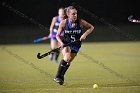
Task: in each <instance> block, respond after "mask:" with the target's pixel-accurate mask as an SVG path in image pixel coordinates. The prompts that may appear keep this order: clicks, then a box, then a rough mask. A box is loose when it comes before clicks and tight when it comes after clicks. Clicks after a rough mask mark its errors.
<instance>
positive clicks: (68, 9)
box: [65, 6, 77, 16]
mask: <svg viewBox="0 0 140 93" xmlns="http://www.w3.org/2000/svg"><path fill="white" fill-rule="evenodd" d="M72 9H76V8H75V7H74V6H69V7H66V8H65V11H66V14H67V16H68V14H69V12H70V10H72ZM76 10H77V9H76Z"/></svg>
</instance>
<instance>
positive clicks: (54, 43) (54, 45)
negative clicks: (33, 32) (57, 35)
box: [49, 38, 57, 60]
mask: <svg viewBox="0 0 140 93" xmlns="http://www.w3.org/2000/svg"><path fill="white" fill-rule="evenodd" d="M50 45H51V50H53V49H56V48H57V41H56V40H55V39H54V38H51V40H50ZM53 57H54V52H51V54H50V57H49V58H50V60H53Z"/></svg>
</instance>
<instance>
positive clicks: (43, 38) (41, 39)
mask: <svg viewBox="0 0 140 93" xmlns="http://www.w3.org/2000/svg"><path fill="white" fill-rule="evenodd" d="M52 37H55V36H44V37H41V38H38V39H36V40H34V43H38V42H40V41H44V40H47V39H50V38H52Z"/></svg>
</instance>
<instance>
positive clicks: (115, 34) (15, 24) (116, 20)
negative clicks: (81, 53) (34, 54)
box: [0, 0, 140, 44]
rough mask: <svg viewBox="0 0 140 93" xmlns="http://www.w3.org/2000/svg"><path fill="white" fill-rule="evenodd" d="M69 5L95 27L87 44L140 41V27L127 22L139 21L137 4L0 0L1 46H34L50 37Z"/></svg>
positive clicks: (117, 0) (116, 0)
mask: <svg viewBox="0 0 140 93" xmlns="http://www.w3.org/2000/svg"><path fill="white" fill-rule="evenodd" d="M69 5H73V6H75V7H76V8H77V9H78V15H79V17H80V18H83V19H85V20H87V21H88V22H90V23H91V24H92V25H94V26H95V30H94V32H93V34H92V35H93V38H92V37H89V38H88V39H87V41H94V42H96V41H112V40H114V41H123V40H136V39H137V40H139V36H138V34H139V30H140V25H139V24H137V23H131V22H130V21H128V16H130V15H133V16H134V18H135V19H139V18H140V12H139V9H140V6H139V3H138V1H136V0H128V1H123V0H80V1H79V0H49V1H46V0H41V1H40V0H28V1H27V0H1V6H0V7H1V8H0V9H1V14H0V43H1V44H6V43H32V41H33V40H34V39H37V38H39V37H43V36H47V35H48V32H49V26H50V24H51V20H52V17H53V16H56V15H57V10H58V8H59V7H67V6H69ZM11 7H12V8H11ZM109 25H113V26H114V27H116V28H117V29H119V30H120V31H115V30H114V28H112V27H110V26H109ZM127 34H130V35H132V36H130V37H127ZM131 37H133V38H131ZM9 38H10V39H9ZM17 38H18V39H17ZM43 42H44V41H43ZM45 42H46V41H45Z"/></svg>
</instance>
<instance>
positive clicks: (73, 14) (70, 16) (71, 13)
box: [69, 9, 77, 21]
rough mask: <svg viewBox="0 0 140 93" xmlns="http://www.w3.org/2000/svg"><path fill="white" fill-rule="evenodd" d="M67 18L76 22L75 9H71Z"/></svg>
mask: <svg viewBox="0 0 140 93" xmlns="http://www.w3.org/2000/svg"><path fill="white" fill-rule="evenodd" d="M69 18H70V19H71V20H73V21H76V20H77V10H76V9H71V10H70V11H69Z"/></svg>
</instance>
